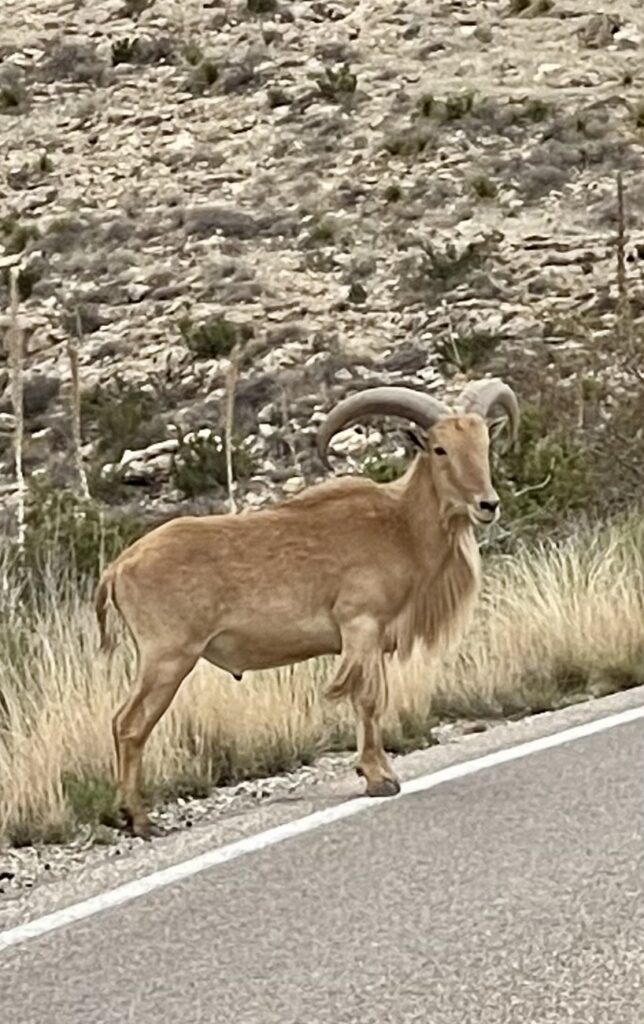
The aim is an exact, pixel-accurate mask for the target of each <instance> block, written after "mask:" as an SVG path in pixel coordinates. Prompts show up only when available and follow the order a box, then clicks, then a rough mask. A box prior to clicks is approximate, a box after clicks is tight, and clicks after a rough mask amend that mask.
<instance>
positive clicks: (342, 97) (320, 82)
mask: <svg viewBox="0 0 644 1024" xmlns="http://www.w3.org/2000/svg"><path fill="white" fill-rule="evenodd" d="M316 83H317V87H318V91H319V93H320V95H321V96H322V97H323V99H325V100H329V101H331V102H333V103H342V102H346V101H347V100H348V99H349V98H350V97H352V96H353V95H354V94H355V91H356V89H357V86H358V78H357V75H355V74H354V73H353V72H352V71H351V70H350V68H349V65H348V64H344V65H342V67H340V68H338V69H335V68H332V67H327V68H325V69H324V73H323V74H322V75H319V76H318V77H317V79H316Z"/></svg>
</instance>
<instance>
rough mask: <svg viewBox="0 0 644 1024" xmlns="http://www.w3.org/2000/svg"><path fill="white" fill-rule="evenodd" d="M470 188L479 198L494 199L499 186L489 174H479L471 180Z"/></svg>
mask: <svg viewBox="0 0 644 1024" xmlns="http://www.w3.org/2000/svg"><path fill="white" fill-rule="evenodd" d="M470 188H471V189H472V192H474V193H475V194H476V195H477V196H478V197H479V199H494V198H495V197H496V194H497V191H498V190H497V187H496V185H495V184H494V182H493V181H492V179H491V178H488V176H487V174H477V175H475V176H474V177H473V178H472V179H471V180H470Z"/></svg>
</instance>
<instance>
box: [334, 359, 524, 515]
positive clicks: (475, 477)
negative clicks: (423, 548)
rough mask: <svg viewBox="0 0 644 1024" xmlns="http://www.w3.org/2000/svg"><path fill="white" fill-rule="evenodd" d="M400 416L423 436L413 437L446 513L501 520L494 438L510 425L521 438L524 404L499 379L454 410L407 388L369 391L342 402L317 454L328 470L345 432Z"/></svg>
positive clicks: (464, 396)
mask: <svg viewBox="0 0 644 1024" xmlns="http://www.w3.org/2000/svg"><path fill="white" fill-rule="evenodd" d="M374 415H380V416H398V417H401V418H403V419H406V420H409V421H411V422H412V423H414V424H415V425H416V426H417V427H420V429H421V433H420V434H418V435H416V434H414V435H412V437H413V438H414V440H415V442H416V444H417V445H418V447H419V448H420V449H421V451H422V457H423V458H424V459H426V460H427V461H428V463H429V466H430V469H431V474H432V478H433V481H434V487H435V490H436V494H437V498H438V502H439V505H440V507H441V510H442V511H443V513H444V514H447V515H467V516H468V517H469V518H470V519H471V520H472V521H473V522H475V523H483V524H487V523H491V522H493V521H494V520H495V519H496V518H497V516H498V510H499V498H498V495H497V493H496V491H495V490H494V487H493V486H492V481H491V476H490V459H489V447H490V439H491V438H492V437H495V436H496V435H497V434H498V433H499V432H500V430H501V429H502V428H505V427H506V426H509V431H510V436H511V438H512V439H513V440H515V439H516V436H517V432H518V427H519V404H518V401H517V398H516V395H515V394H514V392H513V391H512V389H511V388H510V387H508V385H507V384H504V383H503V381H501V380H498V379H496V378H495V379H491V380H483V381H475V382H472V383H470V384H468V385H467V386H466V387H465V388H464V390H463V392H462V393H461V395H460V397H459V400H458V402H457V405H456V408H455V409H450V408H449V406H447V405H444V404H443V403H442V402H439V401H438V400H437V399H435V398H433V397H432V396H431V395H426V394H424V393H423V392H420V391H414V390H413V389H412V388H406V387H377V388H368V389H367V390H365V391H361V392H359V393H358V394H355V395H351V396H349V397H348V398H345V399H344V400H343V401H341V402H339V403H338V405H336V407H335V408H334V409H333V410H332V411H331V412H330V413H329V415H328V416H327V418H326V420H325V421H324V422H323V424H322V425H321V427H320V430H319V433H318V452H319V455H320V458H321V459H322V461H323V463H324V464H325V465H326V466H328V455H327V452H328V447H329V444H330V442H331V440H332V438H333V436H334V435H335V434H337V433H338V432H339V431H340V430H345V429H346V428H347V427H349V426H352V425H353V424H355V423H358V422H359V421H361V420H362V419H364V418H365V417H367V416H374Z"/></svg>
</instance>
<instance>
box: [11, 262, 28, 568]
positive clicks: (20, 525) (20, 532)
mask: <svg viewBox="0 0 644 1024" xmlns="http://www.w3.org/2000/svg"><path fill="white" fill-rule="evenodd" d="M19 273H20V271H19V268H18V267H12V268H11V275H10V296H11V323H10V327H9V332H8V334H9V339H8V340H9V369H10V375H11V405H12V407H13V414H14V417H15V421H16V425H15V428H14V435H13V457H14V466H15V473H16V484H17V486H18V507H17V515H16V520H17V529H16V543H17V546H18V551H19V553H20V554H22V553H23V552H24V549H25V477H24V473H23V468H22V452H23V446H24V434H25V421H24V408H23V367H24V351H23V345H24V337H23V332H22V329H21V327H20V325H19V323H18V275H19Z"/></svg>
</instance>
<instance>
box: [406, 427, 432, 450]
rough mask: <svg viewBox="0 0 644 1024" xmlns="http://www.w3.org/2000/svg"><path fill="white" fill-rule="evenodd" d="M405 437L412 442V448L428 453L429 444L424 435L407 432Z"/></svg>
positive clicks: (413, 431)
mask: <svg viewBox="0 0 644 1024" xmlns="http://www.w3.org/2000/svg"><path fill="white" fill-rule="evenodd" d="M404 433H405V437H406V438H407V440H408V441H410V442H411V446H412V448H419V449H420V450H421V451H422V452H425V451H427V443H426V441H425V438H424V437H423V435H422V434H417V433H416V431H415V430H405V432H404Z"/></svg>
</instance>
